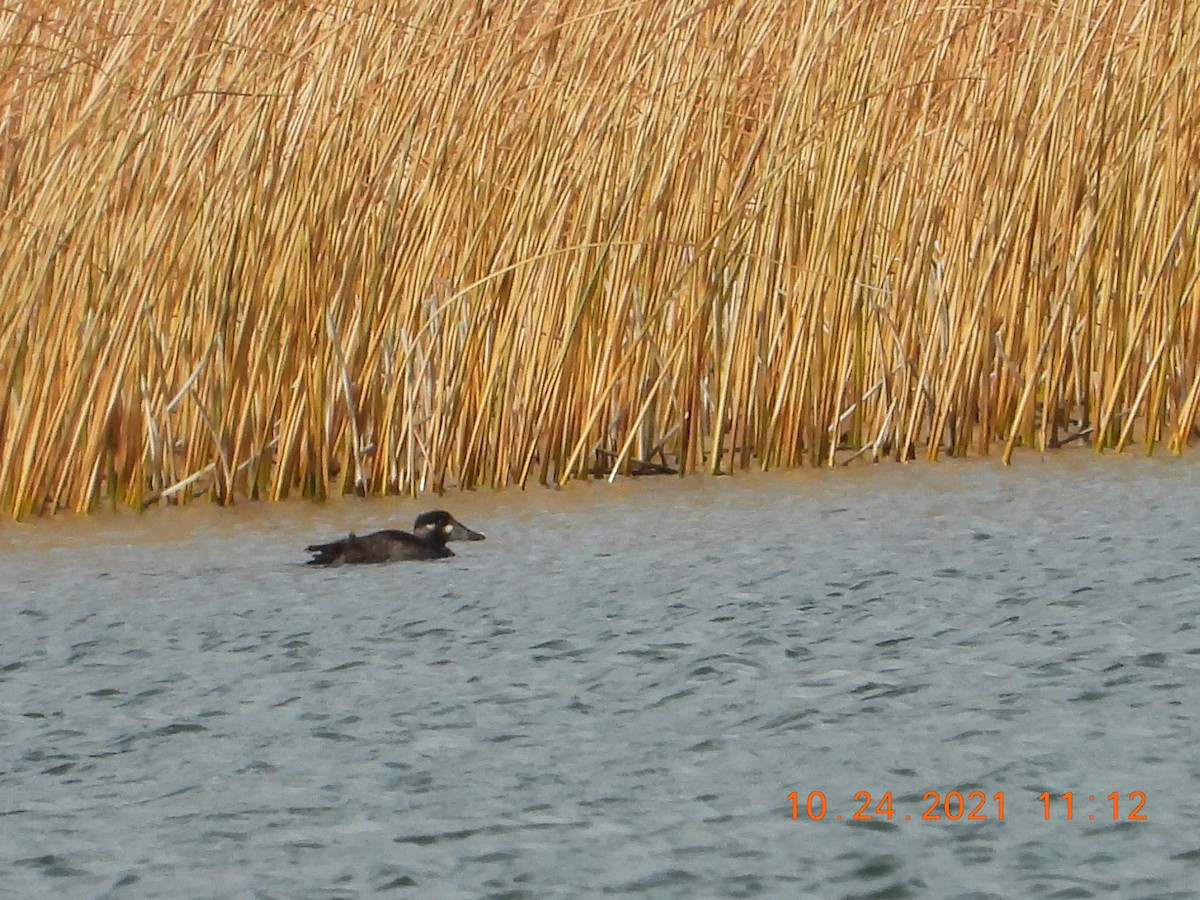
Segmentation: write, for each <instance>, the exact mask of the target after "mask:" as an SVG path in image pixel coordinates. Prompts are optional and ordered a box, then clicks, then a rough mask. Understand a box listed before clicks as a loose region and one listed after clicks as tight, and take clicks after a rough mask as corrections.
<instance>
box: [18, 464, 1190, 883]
mask: <svg viewBox="0 0 1200 900" xmlns="http://www.w3.org/2000/svg"><path fill="white" fill-rule="evenodd" d="M1198 476H1200V464H1198V463H1197V462H1194V461H1191V460H1182V461H1181V460H1173V459H1165V458H1164V459H1154V460H1144V459H1136V458H1127V457H1121V458H1111V457H1110V458H1105V459H1101V460H1097V459H1095V458H1094V457H1092V456H1090V455H1089V454H1087V453H1083V452H1073V451H1072V452H1066V451H1064V452H1062V453H1060V454H1057V455H1052V456H1050V457H1049V458H1047V459H1046V460H1044V461H1043V460H1041V459H1040V458H1038V457H1035V456H1032V455H1030V456H1026V457H1024V458H1023V459H1021V461H1020V462H1019V463H1018V465H1017V466H1016V467H1014V468H1011V469H1005V468H1003V467H1001V466H999V465H998V464H997V463H995V462H994V461H976V462H969V463H958V462H951V463H940V464H937V465H926V464H921V465H913V466H907V467H906V466H896V465H886V466H883V467H879V468H871V467H865V466H864V467H862V468H859V469H849V470H841V471H838V472H836V473H833V474H829V473H811V472H802V473H792V474H768V475H757V476H740V475H739V476H737V477H735V478H729V479H706V478H695V479H688V480H686V481H684V482H679V481H677V480H675V479H652V480H643V481H638V482H637V483H629V484H625V485H621V484H618V485H612V486H609V485H578V486H573V487H571V488H570V489H569V490H567V491H564V492H550V491H541V490H537V491H530V492H528V493H519V492H509V493H503V494H468V495H461V496H455V495H451V496H448V497H446V498H444V499H443V500H441V501H434V502H432V503H430V502H428V501H425V502H420V503H414V502H412V501H405V500H390V501H370V502H363V501H345V502H340V503H335V504H332V505H330V506H325V507H313V506H309V505H307V504H299V503H298V504H287V505H281V506H267V505H260V506H244V507H241V508H238V509H235V510H214V509H210V508H207V507H203V506H201V507H197V508H194V509H189V510H183V511H180V510H156V511H151V512H149V513H147V514H145V515H143V516H135V515H111V514H110V515H106V516H101V517H99V518H96V519H92V520H86V521H77V520H70V519H66V520H59V521H50V522H45V521H42V522H35V523H31V524H25V525H20V526H3V527H0V567H2V572H3V578H2V582H0V584H2V587H0V590H3V596H2V597H0V897H5V898H8V897H20V898H25V897H39V896H53V897H170V898H177V897H194V898H204V897H262V898H275V897H278V898H352V897H366V896H374V895H376V894H382V895H385V896H412V897H448V898H457V897H461V898H477V897H509V898H517V897H539V898H540V897H582V896H605V895H611V896H646V897H680V898H692V897H755V896H761V897H800V896H813V897H895V898H902V897H963V898H966V897H970V898H981V897H1014V896H1022V897H1064V898H1066V897H1069V898H1087V897H1104V898H1109V897H1129V898H1134V897H1144V898H1151V897H1153V898H1170V897H1194V896H1196V889H1195V884H1196V881H1197V877H1198V876H1200V805H1198V803H1197V787H1198V786H1200V754H1197V753H1196V746H1197V743H1198V740H1197V739H1198V737H1200V719H1198V713H1197V710H1200V630H1197V627H1196V610H1197V591H1196V579H1197V573H1198V571H1200V549H1198V547H1197V538H1198V534H1197V522H1198V521H1200V492H1197V490H1196V484H1197V477H1198ZM436 505H444V506H447V507H449V508H450V509H451V511H453V512H454V513H455V514H456V515H457V516H458V517H459V518H460V519H462V520H463V521H464V522H465V523H466V524H467V525H469V526H471V527H475V528H478V529H480V530H482V531H484V532H486V533H487V534H488V540H487V542H485V543H477V544H459V545H455V548H456V549H457V551H458V556H457V557H456V558H454V559H450V560H445V561H439V562H435V563H425V564H421V563H399V564H395V565H391V566H382V567H363V568H357V569H355V568H343V569H340V570H319V569H311V568H307V567H305V566H303V565H300V562H301V561H302V560H303V559H304V558H305V554H304V553H303V552H302V548H303V546H304V545H305V544H307V543H310V542H312V541H314V540H317V539H324V538H329V537H335V536H338V535H339V534H341V533H344V532H346V531H348V530H350V529H351V528H354V529H356V530H360V531H364V530H368V529H370V528H374V527H382V526H386V525H401V526H405V525H407V524H408V523H409V522H411V519H412V517H413V516H414V514H415V513H416V512H418V511H420V510H421V509H424V508H425V507H428V506H436ZM952 790H959V791H961V792H962V793H963V794H964V795H967V794H968V793H969V792H970V791H980V792H982V794H983V796H985V797H986V798H987V800H986V802H984V803H983V804H982V806H981V808H980V810H979V813H980V814H981V815H984V816H986V820H984V821H966V820H965V818H962V819H958V820H951V819H949V818H947V817H946V807H945V806H944V805H943V806H942V807H941V809H942V818H941V820H940V821H930V820H923V819H922V818H921V814H922V813H923V812H925V811H926V810H927V809H928V808H929V807H930V805H931V803H933V802H934V801H932V800H923V799H922V798H923V795H925V794H926V792H928V791H936V792H939V796H940V797H942V798H944V797H945V795H946V794H947V792H949V791H952ZM813 791H821V792H823V793H824V795H825V796H826V798H827V801H828V805H829V809H828V812H827V814H826V816H825V818H824V819H823V820H822V821H809V820H808V817H807V815H806V813H805V809H804V802H805V800H807V798H808V796H809V794H810V792H813ZM860 791H869V792H870V794H871V797H872V800H871V805H872V808H873V807H874V806H875V804H878V803H879V802H880V801H881V800H882V799H883V797H884V794H885V793H886V792H891V805H892V808H893V810H894V815H893V817H892V819H891V820H890V821H889V820H887V819H886V818H885V817H884V816H883V815H878V814H877V815H875V817H874V819H873V820H872V821H869V822H861V821H860V822H853V821H851V816H852V814H853V812H854V810H855V809H857V808H858V807H859V806H860V805H861V802H856V801H855V799H854V795H855V794H856V793H857V792H860ZM792 792H796V793H797V796H798V798H799V801H800V818H799V819H797V820H793V818H792V804H791V801H790V800H789V799H788V795H789V794H791V793H792ZM1044 792H1049V795H1050V796H1051V798H1052V800H1051V801H1050V812H1049V818H1048V819H1047V818H1046V816H1045V814H1044V807H1045V802H1046V801H1043V800H1039V799H1038V796H1039V795H1040V794H1042V793H1044ZM1066 792H1072V793H1073V795H1074V807H1073V813H1074V818H1073V819H1071V820H1068V819H1067V817H1066V809H1065V802H1063V801H1061V800H1060V799H1059V798H1060V797H1061V795H1063V794H1064V793H1066ZM1113 792H1116V793H1117V794H1118V795H1119V806H1118V812H1119V816H1120V819H1121V821H1117V822H1114V821H1113V820H1112V811H1111V802H1110V801H1109V800H1108V799H1106V797H1107V795H1109V794H1111V793H1113ZM1136 792H1141V794H1144V796H1145V804H1144V806H1143V807H1142V808H1141V814H1142V815H1144V816H1145V819H1146V821H1130V820H1129V813H1130V812H1132V811H1133V809H1134V807H1135V804H1136V801H1137V799H1138V798H1139V796H1140V795H1139V794H1138V793H1136ZM998 793H1003V796H1004V818H1003V821H1000V820H999V819H998V818H997V815H998V812H999V810H998V802H997V801H996V800H994V799H993V798H994V797H995V795H996V794H998ZM1088 797H1094V798H1095V800H1092V801H1089V800H1088V799H1087V798H1088ZM971 805H972V806H974V805H976V803H975V802H972V804H971ZM957 811H958V807H957V806H956V801H951V803H950V813H951V814H954V813H957ZM839 814H840V815H842V816H843V819H842V820H841V821H837V820H836V818H835V817H836V816H837V815H839ZM906 816H911V818H906ZM1093 817H1094V818H1093Z"/></svg>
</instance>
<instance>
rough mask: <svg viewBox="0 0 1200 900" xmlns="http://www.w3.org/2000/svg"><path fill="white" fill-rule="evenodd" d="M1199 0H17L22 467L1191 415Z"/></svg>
mask: <svg viewBox="0 0 1200 900" xmlns="http://www.w3.org/2000/svg"><path fill="white" fill-rule="evenodd" d="M1198 10H1200V8H1198V7H1197V5H1196V4H1194V3H1189V2H1185V0H1165V2H1149V0H1143V2H1120V0H1068V2H1065V3H1059V2H1049V0H1013V2H1009V3H1006V4H991V3H983V4H969V3H967V4H964V3H940V4H934V3H928V2H924V0H898V2H895V3H873V2H858V3H823V2H815V0H813V2H806V0H802V2H789V3H779V4H770V3H750V2H743V0H728V2H715V3H714V2H691V0H674V2H666V3H630V4H615V5H614V4H603V3H592V2H589V0H558V2H554V0H529V2H508V0H499V2H496V3H493V4H490V5H486V6H485V5H484V4H482V3H479V2H477V0H466V2H464V0H428V2H420V3H408V4H405V3H372V2H365V0H347V2H343V3H337V4H334V3H326V2H322V0H317V2H312V3H307V4H300V3H279V4H275V3H247V4H236V3H228V2H220V0H200V2H199V3H196V4H178V3H171V2H158V3H155V2H151V0H87V2H86V3H85V2H81V0H65V2H53V0H46V2H41V3H23V4H10V5H9V6H8V7H6V8H5V9H4V10H2V11H0V33H2V35H3V40H2V42H0V44H2V47H3V51H2V53H0V148H2V150H0V175H2V178H3V180H2V181H0V207H2V209H3V215H2V216H0V241H2V242H3V244H2V245H3V247H4V251H5V252H4V254H3V256H2V257H0V436H2V444H0V501H2V502H3V504H4V505H5V507H6V508H7V510H8V511H9V512H10V513H11V514H12V515H14V516H18V517H20V516H23V515H26V514H29V513H31V512H38V511H53V510H57V509H60V508H67V507H69V508H74V509H76V510H81V511H82V510H87V509H90V508H91V507H93V506H94V505H95V504H96V503H98V502H100V501H103V500H105V499H107V500H109V501H110V502H112V503H127V504H133V505H141V504H144V503H147V502H153V501H154V500H162V499H168V500H182V499H185V498H188V497H190V496H192V495H195V494H201V493H208V494H210V495H211V496H213V497H214V498H215V499H218V500H220V501H222V502H231V501H232V500H233V499H234V498H235V497H270V498H279V497H285V496H288V495H290V494H296V493H299V494H302V495H305V496H315V497H322V496H326V495H329V494H331V493H339V492H358V493H364V494H365V493H374V494H382V493H393V492H415V491H419V490H434V491H439V490H442V489H444V488H446V487H448V486H454V485H457V486H461V487H470V486H475V485H494V486H500V485H505V484H510V483H514V482H515V483H520V484H524V483H525V482H526V481H527V480H534V481H540V482H549V481H559V482H562V481H565V480H567V479H569V478H572V477H576V476H582V477H590V476H591V475H593V474H596V473H607V472H608V471H614V472H616V471H626V472H629V471H634V472H636V471H651V470H654V471H663V470H666V469H667V468H668V467H669V468H671V469H674V470H677V471H679V472H680V473H684V472H692V471H696V470H704V469H707V470H709V471H712V472H717V471H730V470H733V469H737V468H744V467H747V466H750V465H758V466H763V467H776V466H797V465H801V464H806V463H807V464H811V465H831V464H834V463H835V462H838V461H846V460H849V459H851V458H856V457H860V456H866V457H868V458H875V459H878V458H881V457H884V456H890V457H892V458H895V459H906V458H910V457H911V456H913V455H914V454H916V453H918V452H922V453H925V454H927V455H928V456H930V457H936V456H938V455H939V454H942V453H950V454H956V455H958V454H965V453H968V452H972V451H973V452H978V453H988V452H989V450H990V449H991V448H993V447H996V446H999V447H1000V448H1001V452H1002V454H1003V458H1004V459H1005V460H1007V459H1008V458H1009V457H1010V455H1011V453H1012V452H1013V448H1014V447H1016V446H1026V447H1034V448H1039V449H1044V448H1046V447H1050V446H1057V445H1060V444H1062V443H1066V442H1070V441H1073V440H1086V441H1089V442H1091V443H1092V445H1094V446H1095V447H1096V448H1097V449H1100V448H1107V447H1114V448H1118V449H1119V448H1122V447H1125V446H1128V445H1129V444H1131V443H1133V442H1138V443H1140V444H1141V445H1142V446H1144V447H1145V448H1146V449H1147V450H1149V449H1151V448H1153V447H1154V446H1156V445H1157V444H1159V443H1162V442H1164V441H1165V442H1166V443H1167V444H1168V445H1169V447H1170V448H1171V449H1172V450H1173V451H1175V452H1180V451H1181V450H1182V449H1183V447H1184V445H1185V444H1186V443H1188V441H1189V440H1190V438H1191V437H1192V436H1193V434H1194V432H1195V430H1196V426H1197V422H1196V418H1197V411H1198V408H1200V359H1198V357H1200V287H1198V279H1200V237H1198V236H1200V208H1198V206H1200V204H1198V203H1197V194H1198V192H1200V141H1198V138H1197V135H1200V67H1198V66H1197V64H1196V60H1197V59H1200V48H1198V47H1197V44H1198V42H1200V23H1198V19H1197V16H1198Z"/></svg>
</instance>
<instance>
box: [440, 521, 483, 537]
mask: <svg viewBox="0 0 1200 900" xmlns="http://www.w3.org/2000/svg"><path fill="white" fill-rule="evenodd" d="M448 540H451V541H483V540H487V538H485V537H484V536H483V535H482V534H480V533H479V532H478V531H472V530H471V529H470V528H468V527H467V526H466V525H464V524H463V523H462V522H455V523H454V530H453V531H451V532H450V536H449V538H448Z"/></svg>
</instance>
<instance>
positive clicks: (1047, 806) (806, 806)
mask: <svg viewBox="0 0 1200 900" xmlns="http://www.w3.org/2000/svg"><path fill="white" fill-rule="evenodd" d="M787 799H788V800H789V801H790V802H791V805H792V818H793V819H799V818H800V817H801V812H803V813H804V816H805V818H807V819H809V821H812V822H819V821H821V820H823V819H824V818H825V817H826V815H827V814H829V813H830V809H829V802H828V800H827V799H826V797H825V793H824V791H810V792H809V793H808V796H807V797H806V798H804V799H803V803H802V801H801V797H800V792H799V791H792V793H790V794H788V795H787ZM1037 799H1038V800H1040V801H1041V803H1042V818H1043V819H1045V820H1046V821H1049V820H1050V819H1052V818H1055V819H1057V818H1065V819H1066V820H1067V821H1068V822H1070V821H1072V820H1074V819H1075V799H1076V797H1075V793H1074V792H1073V791H1067V792H1066V793H1065V794H1063V795H1061V797H1059V798H1055V797H1053V796H1052V795H1051V793H1050V792H1049V791H1045V792H1043V793H1041V794H1039V795H1038V797H1037ZM921 800H922V804H923V805H924V808H923V809H914V810H913V811H912V812H910V813H908V814H905V813H903V812H902V811H901V810H897V809H896V806H895V804H894V801H893V799H892V792H891V791H885V792H884V794H883V796H882V797H880V798H879V799H878V801H876V800H875V799H874V798H873V797H872V795H871V792H870V791H858V792H857V793H855V794H854V802H855V804H857V808H854V809H847V810H846V813H847V814H846V815H845V816H843V815H841V814H840V813H836V812H835V813H833V814H832V815H831V818H833V819H835V820H837V821H839V822H840V821H842V819H843V818H848V819H850V820H851V821H857V822H868V821H872V820H874V819H878V818H884V819H887V820H888V821H889V822H890V821H891V820H892V819H893V818H894V817H897V816H899V817H900V818H901V819H902V820H904V821H909V820H911V819H913V818H917V819H921V820H924V821H934V822H937V821H950V822H958V821H965V822H987V821H998V822H1003V821H1004V811H1005V810H1004V791H997V792H996V793H994V794H992V795H991V797H988V796H987V794H986V792H984V791H967V792H965V793H964V792H963V791H957V790H953V791H946V792H944V793H943V792H941V791H926V792H925V793H924V794H922V795H921ZM1105 800H1107V801H1108V805H1106V806H1103V807H1098V808H1097V810H1098V812H1099V818H1102V819H1106V818H1111V820H1112V821H1114V822H1119V821H1128V822H1145V821H1147V818H1146V815H1145V814H1144V813H1143V812H1142V810H1143V808H1144V807H1145V805H1146V794H1145V792H1144V791H1130V792H1129V794H1128V795H1127V798H1126V795H1122V794H1121V793H1120V792H1119V791H1113V792H1111V793H1109V794H1107V795H1104V796H1102V797H1100V801H1101V802H1103V801H1105ZM1081 802H1082V801H1081ZM1086 802H1087V803H1093V804H1094V803H1096V802H1097V798H1096V795H1095V794H1089V795H1087V801H1086ZM918 813H919V814H918ZM1096 818H1097V813H1090V814H1088V815H1087V819H1088V820H1089V821H1094V820H1095V819H1096Z"/></svg>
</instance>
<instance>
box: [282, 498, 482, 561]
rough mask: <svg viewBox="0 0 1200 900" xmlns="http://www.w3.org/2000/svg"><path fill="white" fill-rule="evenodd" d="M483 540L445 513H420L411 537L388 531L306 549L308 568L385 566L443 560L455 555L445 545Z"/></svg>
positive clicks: (476, 532)
mask: <svg viewBox="0 0 1200 900" xmlns="http://www.w3.org/2000/svg"><path fill="white" fill-rule="evenodd" d="M482 540H485V538H484V536H483V535H482V534H480V533H479V532H478V531H472V530H471V529H470V528H468V527H467V526H466V525H464V524H463V523H462V522H460V521H458V519H456V518H454V516H452V515H450V513H448V512H446V511H445V510H444V509H434V510H430V511H429V512H424V513H421V514H420V515H419V516H417V520H416V522H415V523H414V524H413V530H412V532H411V533H409V532H407V531H400V530H399V529H396V528H387V529H384V530H383V531H376V532H373V533H371V534H364V535H361V536H360V535H357V534H355V533H354V532H350V534H349V536H348V537H344V538H342V539H340V540H336V541H330V542H329V543H327V544H309V546H308V547H307V548H306V549H307V550H308V552H309V553H312V554H313V558H312V559H310V560H309V561H308V565H310V566H341V565H350V564H355V563H386V562H393V561H395V560H403V559H444V558H445V557H447V556H453V555H454V551H452V550H451V549H450V548H449V547H447V546H446V542H447V541H482Z"/></svg>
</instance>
